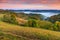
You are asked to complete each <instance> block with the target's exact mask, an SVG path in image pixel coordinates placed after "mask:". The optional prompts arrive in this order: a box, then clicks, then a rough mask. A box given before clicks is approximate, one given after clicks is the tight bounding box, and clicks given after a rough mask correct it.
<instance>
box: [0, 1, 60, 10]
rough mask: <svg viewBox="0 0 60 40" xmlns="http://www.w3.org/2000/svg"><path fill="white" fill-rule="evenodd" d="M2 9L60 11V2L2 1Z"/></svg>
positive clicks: (0, 4)
mask: <svg viewBox="0 0 60 40" xmlns="http://www.w3.org/2000/svg"><path fill="white" fill-rule="evenodd" d="M0 9H16V10H18V9H41V10H43V9H44V10H51V9H53V10H54V9H56V10H60V0H0Z"/></svg>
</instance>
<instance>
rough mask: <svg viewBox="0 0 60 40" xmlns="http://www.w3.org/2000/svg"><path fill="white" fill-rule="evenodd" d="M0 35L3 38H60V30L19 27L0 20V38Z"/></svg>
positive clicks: (33, 39)
mask: <svg viewBox="0 0 60 40" xmlns="http://www.w3.org/2000/svg"><path fill="white" fill-rule="evenodd" d="M1 36H2V37H3V38H2V39H3V40H60V32H55V31H50V30H44V29H39V28H31V27H20V26H17V25H13V24H8V23H5V22H1V21H0V39H1ZM4 38H6V39H4ZM9 38H10V39H9Z"/></svg>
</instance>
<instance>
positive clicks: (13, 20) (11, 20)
mask: <svg viewBox="0 0 60 40" xmlns="http://www.w3.org/2000/svg"><path fill="white" fill-rule="evenodd" d="M2 21H4V22H8V23H12V24H18V22H17V20H16V18H15V15H14V14H5V15H4V16H3V18H2Z"/></svg>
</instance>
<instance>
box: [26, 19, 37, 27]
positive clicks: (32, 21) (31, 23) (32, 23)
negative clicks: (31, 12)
mask: <svg viewBox="0 0 60 40" xmlns="http://www.w3.org/2000/svg"><path fill="white" fill-rule="evenodd" d="M27 26H29V27H38V23H37V21H36V20H35V19H30V20H28V22H27Z"/></svg>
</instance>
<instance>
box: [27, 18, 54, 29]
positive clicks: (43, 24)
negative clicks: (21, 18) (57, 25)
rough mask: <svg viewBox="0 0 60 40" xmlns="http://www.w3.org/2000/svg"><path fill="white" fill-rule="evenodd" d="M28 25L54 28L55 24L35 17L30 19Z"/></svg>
mask: <svg viewBox="0 0 60 40" xmlns="http://www.w3.org/2000/svg"><path fill="white" fill-rule="evenodd" d="M26 25H27V26H29V27H37V28H43V29H49V30H53V26H54V25H53V24H52V23H51V22H49V21H41V20H35V19H30V20H28V22H27V23H26Z"/></svg>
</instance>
